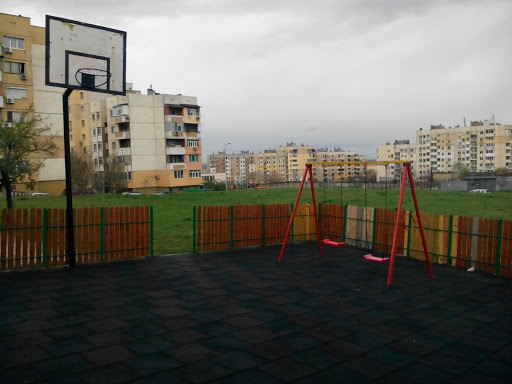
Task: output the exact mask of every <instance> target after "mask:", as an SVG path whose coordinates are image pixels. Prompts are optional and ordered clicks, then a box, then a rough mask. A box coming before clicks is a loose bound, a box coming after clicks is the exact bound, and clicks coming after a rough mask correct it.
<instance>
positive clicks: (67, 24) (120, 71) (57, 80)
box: [45, 15, 126, 95]
mask: <svg viewBox="0 0 512 384" xmlns="http://www.w3.org/2000/svg"><path fill="white" fill-rule="evenodd" d="M81 70H85V71H81ZM83 72H89V73H94V74H96V76H95V85H94V87H92V86H84V85H83V84H82V78H81V76H82V73H83ZM45 84H46V85H48V86H53V87H62V88H67V89H81V90H86V91H89V92H102V93H109V94H113V95H125V94H126V32H124V31H119V30H116V29H112V28H107V27H102V26H98V25H93V24H87V23H82V22H80V21H75V20H68V19H63V18H61V17H55V16H50V15H46V65H45Z"/></svg>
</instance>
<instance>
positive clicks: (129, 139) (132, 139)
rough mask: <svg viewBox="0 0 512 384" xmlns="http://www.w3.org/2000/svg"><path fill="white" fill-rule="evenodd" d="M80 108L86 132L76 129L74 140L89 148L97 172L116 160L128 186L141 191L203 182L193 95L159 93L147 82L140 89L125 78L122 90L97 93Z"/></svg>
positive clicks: (197, 112)
mask: <svg viewBox="0 0 512 384" xmlns="http://www.w3.org/2000/svg"><path fill="white" fill-rule="evenodd" d="M86 93H87V92H86ZM76 106H79V107H80V108H82V106H80V104H77V105H76ZM72 108H73V107H72ZM81 111H82V113H83V114H82V115H80V119H81V121H80V123H79V125H80V127H87V128H88V132H86V133H82V131H80V133H79V135H80V136H79V139H83V141H82V140H79V141H77V139H74V140H73V142H74V145H75V151H76V150H78V151H83V152H84V153H85V152H87V151H90V152H91V156H92V161H93V162H94V166H95V169H96V171H97V172H103V171H105V169H106V167H109V166H111V164H113V163H117V164H120V165H121V169H122V175H123V177H124V178H125V179H126V181H127V187H128V188H130V189H132V190H136V191H141V192H160V191H169V190H170V191H173V190H181V189H184V188H194V187H198V186H199V185H201V184H202V176H201V168H202V167H201V164H202V163H201V133H200V132H201V113H200V106H199V105H197V98H196V97H194V96H183V95H170V94H158V93H155V92H154V90H153V89H151V88H150V89H148V94H147V95H144V94H141V92H140V91H134V90H133V87H132V85H131V84H127V94H126V96H107V97H103V98H100V99H96V100H93V101H91V102H90V103H88V104H87V105H85V107H84V108H83V109H81ZM73 133H75V129H74V128H73ZM77 144H78V146H77Z"/></svg>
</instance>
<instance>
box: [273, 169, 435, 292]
mask: <svg viewBox="0 0 512 384" xmlns="http://www.w3.org/2000/svg"><path fill="white" fill-rule="evenodd" d="M348 164H359V165H364V166H367V165H369V164H370V165H382V164H384V165H386V164H403V173H402V181H401V183H400V197H399V199H398V208H397V210H396V218H395V228H394V231H393V243H392V247H391V257H390V261H389V270H388V280H387V285H391V281H392V279H393V268H394V265H395V254H396V244H397V240H398V228H399V225H400V212H401V211H402V203H403V199H404V191H405V182H406V180H407V178H408V179H409V185H410V187H411V193H412V198H413V200H414V209H415V211H416V217H417V220H418V227H419V230H420V235H421V242H422V244H423V252H424V253H425V261H426V263H427V269H428V274H429V276H430V278H431V279H433V278H434V276H433V274H432V266H431V265H430V256H429V253H428V249H427V241H426V239H425V232H424V230H423V222H422V221H421V214H420V209H419V207H418V199H417V198H416V190H415V188H414V181H413V178H412V172H411V163H409V162H404V161H398V160H396V161H342V162H310V163H306V169H305V170H304V176H303V177H302V182H301V184H300V189H299V193H298V194H297V200H296V201H295V205H294V207H293V212H292V216H291V218H290V222H289V223H288V228H287V230H286V235H285V237H284V241H283V246H282V248H281V253H280V254H279V260H278V262H281V261H282V260H283V255H284V250H285V248H286V244H287V243H288V239H289V237H290V231H291V228H292V224H293V220H294V218H295V213H296V212H297V207H298V206H299V200H300V196H301V194H302V190H303V188H304V183H305V182H306V178H307V177H308V176H309V181H310V184H311V195H312V198H313V209H314V215H315V226H316V234H317V241H318V252H319V256H320V257H322V256H323V253H322V240H321V238H320V237H321V236H320V225H319V223H318V212H317V206H316V198H315V186H314V182H313V171H312V167H313V165H323V166H340V165H348ZM324 243H325V244H328V245H334V246H341V245H344V244H343V243H334V242H331V241H330V240H328V241H327V242H326V241H324ZM331 243H332V244H331ZM372 258H373V259H372ZM372 258H367V260H375V259H378V258H374V257H373V256H372ZM382 261H384V260H382Z"/></svg>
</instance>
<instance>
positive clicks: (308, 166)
mask: <svg viewBox="0 0 512 384" xmlns="http://www.w3.org/2000/svg"><path fill="white" fill-rule="evenodd" d="M306 170H308V171H309V183H310V184H311V196H312V197H313V211H314V212H315V225H316V237H317V240H318V252H319V254H320V257H322V256H323V255H322V239H321V238H320V225H319V224H318V212H317V208H316V198H315V187H314V183H313V171H312V166H311V165H309V164H306Z"/></svg>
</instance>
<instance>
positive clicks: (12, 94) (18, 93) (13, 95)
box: [5, 87, 27, 100]
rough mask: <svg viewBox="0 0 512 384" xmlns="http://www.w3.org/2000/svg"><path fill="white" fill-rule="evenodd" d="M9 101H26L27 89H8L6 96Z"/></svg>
mask: <svg viewBox="0 0 512 384" xmlns="http://www.w3.org/2000/svg"><path fill="white" fill-rule="evenodd" d="M5 96H6V97H7V98H8V99H17V100H21V99H26V98H27V88H18V87H7V91H6V95H5Z"/></svg>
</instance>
